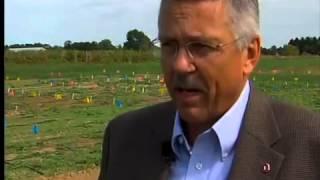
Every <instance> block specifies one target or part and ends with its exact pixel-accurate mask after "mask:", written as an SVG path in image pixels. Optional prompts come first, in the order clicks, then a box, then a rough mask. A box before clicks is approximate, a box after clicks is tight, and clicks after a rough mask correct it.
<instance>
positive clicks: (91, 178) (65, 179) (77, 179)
mask: <svg viewBox="0 0 320 180" xmlns="http://www.w3.org/2000/svg"><path fill="white" fill-rule="evenodd" d="M99 172H100V168H99V167H97V168H93V169H86V170H83V171H79V172H68V173H65V174H60V175H57V176H53V177H45V176H41V177H39V178H38V179H37V180H98V175H99Z"/></svg>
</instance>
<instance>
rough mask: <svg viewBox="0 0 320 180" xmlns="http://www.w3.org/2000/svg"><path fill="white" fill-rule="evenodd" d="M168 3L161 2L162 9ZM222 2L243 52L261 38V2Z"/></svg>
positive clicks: (253, 0) (250, 0)
mask: <svg viewBox="0 0 320 180" xmlns="http://www.w3.org/2000/svg"><path fill="white" fill-rule="evenodd" d="M167 1H170V0H161V5H160V7H162V6H163V4H164V2H167ZM176 1H178V0H176ZM185 1H193V0H185ZM204 1H205V0H204ZM221 1H224V2H225V3H226V8H227V9H228V10H229V12H228V14H229V19H230V25H231V30H232V32H233V34H234V36H235V38H236V39H238V38H240V39H239V40H238V41H237V46H238V48H239V49H241V50H242V49H244V48H246V47H247V46H248V45H249V44H250V42H251V41H252V39H253V38H254V37H255V36H260V22H259V0H221Z"/></svg>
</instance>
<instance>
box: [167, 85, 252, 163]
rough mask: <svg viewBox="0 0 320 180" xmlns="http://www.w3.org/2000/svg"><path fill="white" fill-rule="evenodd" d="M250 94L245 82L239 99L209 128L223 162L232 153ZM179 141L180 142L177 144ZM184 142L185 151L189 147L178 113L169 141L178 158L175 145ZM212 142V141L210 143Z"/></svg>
mask: <svg viewBox="0 0 320 180" xmlns="http://www.w3.org/2000/svg"><path fill="white" fill-rule="evenodd" d="M249 93H250V85H249V81H247V82H246V84H245V86H244V88H243V90H242V92H241V94H240V96H239V98H238V99H237V101H236V102H235V103H234V104H233V105H232V106H231V108H230V109H229V110H228V111H227V112H226V113H225V114H224V115H223V116H222V117H221V118H220V119H219V120H218V121H217V122H216V123H215V124H214V125H213V126H212V127H211V129H213V130H214V132H215V133H216V135H217V137H218V140H219V145H220V147H221V148H220V149H221V159H222V160H224V159H225V158H226V157H227V156H228V155H229V154H230V153H231V151H232V149H233V147H234V144H235V142H236V140H237V137H238V134H239V131H240V127H241V122H242V119H243V115H244V112H245V109H246V105H247V103H248V98H249ZM179 141H180V142H179ZM182 142H184V144H185V146H186V147H187V149H188V150H189V151H190V147H189V145H188V143H187V141H186V138H185V135H184V133H183V130H182V126H181V119H180V117H179V112H178V111H177V112H176V115H175V120H174V127H173V134H172V139H171V147H172V149H173V151H174V153H175V154H176V155H177V156H179V152H178V151H179V150H178V147H177V143H180V144H181V143H182ZM212 142H214V141H212Z"/></svg>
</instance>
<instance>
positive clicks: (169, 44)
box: [161, 42, 175, 47]
mask: <svg viewBox="0 0 320 180" xmlns="http://www.w3.org/2000/svg"><path fill="white" fill-rule="evenodd" d="M174 46H175V43H173V42H162V43H161V47H174Z"/></svg>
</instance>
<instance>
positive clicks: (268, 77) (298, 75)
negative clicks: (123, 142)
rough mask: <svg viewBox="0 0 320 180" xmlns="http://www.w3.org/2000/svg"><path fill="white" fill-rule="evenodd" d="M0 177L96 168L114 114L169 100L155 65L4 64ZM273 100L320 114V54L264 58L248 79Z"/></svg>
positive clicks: (26, 178)
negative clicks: (0, 172) (1, 166)
mask: <svg viewBox="0 0 320 180" xmlns="http://www.w3.org/2000/svg"><path fill="white" fill-rule="evenodd" d="M5 78H6V79H5V118H4V125H5V176H6V179H7V180H16V179H24V180H29V179H37V178H38V177H40V176H47V177H49V176H54V175H56V174H61V173H65V172H69V171H78V170H83V169H88V168H95V167H98V166H99V164H100V159H101V143H102V138H103V132H104V128H105V126H106V125H107V123H108V122H109V121H110V120H111V119H113V118H114V117H115V116H117V115H119V114H121V113H124V112H127V111H130V110H133V109H137V108H141V107H144V106H147V105H151V104H155V103H158V102H162V101H167V100H169V99H170V98H169V97H168V94H167V91H166V88H165V85H164V83H163V77H162V74H161V69H160V64H159V62H157V61H153V62H145V63H143V64H142V63H140V64H139V63H136V64H135V63H133V64H128V63H127V64H125V63H122V64H116V63H115V64H72V63H63V64H61V63H60V64H54V63H52V64H32V65H30V64H10V63H7V64H5ZM251 80H252V81H253V83H254V85H255V87H256V88H257V89H259V90H261V91H263V92H265V93H266V94H269V95H271V96H272V97H274V98H277V99H281V100H283V101H287V102H289V103H292V104H295V105H298V106H303V107H306V108H308V109H311V110H314V111H318V112H320V58H319V57H293V58H283V59H282V58H275V57H264V58H263V59H262V61H261V62H260V64H259V66H258V67H257V69H256V71H255V72H254V74H253V75H252V77H251Z"/></svg>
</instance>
